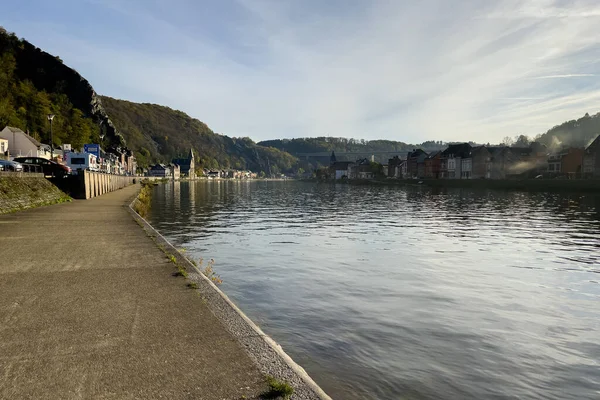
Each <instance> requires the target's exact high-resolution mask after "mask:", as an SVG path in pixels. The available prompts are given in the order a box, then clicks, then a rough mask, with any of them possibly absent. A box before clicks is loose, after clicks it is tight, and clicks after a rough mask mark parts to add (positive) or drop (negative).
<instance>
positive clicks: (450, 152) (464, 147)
mask: <svg viewBox="0 0 600 400" xmlns="http://www.w3.org/2000/svg"><path fill="white" fill-rule="evenodd" d="M470 154H471V145H470V144H469V143H458V144H451V145H450V146H448V148H447V149H446V150H444V151H443V152H442V156H444V157H447V156H454V157H468V156H469V155H470Z"/></svg>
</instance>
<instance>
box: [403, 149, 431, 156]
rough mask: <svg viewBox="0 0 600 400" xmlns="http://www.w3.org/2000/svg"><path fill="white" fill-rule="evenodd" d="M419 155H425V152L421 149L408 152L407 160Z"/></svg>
mask: <svg viewBox="0 0 600 400" xmlns="http://www.w3.org/2000/svg"><path fill="white" fill-rule="evenodd" d="M421 154H425V155H427V153H425V150H423V149H415V150H413V151H409V152H408V158H414V157H419V156H420V155H421Z"/></svg>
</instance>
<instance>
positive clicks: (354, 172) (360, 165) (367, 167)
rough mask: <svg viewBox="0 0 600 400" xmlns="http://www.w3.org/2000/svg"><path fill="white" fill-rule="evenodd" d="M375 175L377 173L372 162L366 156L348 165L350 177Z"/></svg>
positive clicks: (367, 177)
mask: <svg viewBox="0 0 600 400" xmlns="http://www.w3.org/2000/svg"><path fill="white" fill-rule="evenodd" d="M374 177H375V174H374V172H373V169H372V167H371V162H370V161H369V160H368V159H366V158H362V159H360V160H357V161H356V162H355V163H352V164H349V166H348V178H349V179H373V178H374Z"/></svg>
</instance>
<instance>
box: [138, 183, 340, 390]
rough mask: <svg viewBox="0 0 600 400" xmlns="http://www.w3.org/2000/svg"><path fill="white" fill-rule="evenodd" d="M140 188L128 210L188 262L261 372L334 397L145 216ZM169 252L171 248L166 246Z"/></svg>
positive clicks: (213, 309) (199, 288) (201, 291)
mask: <svg viewBox="0 0 600 400" xmlns="http://www.w3.org/2000/svg"><path fill="white" fill-rule="evenodd" d="M138 195H139V192H138V193H137V194H136V195H135V196H134V197H133V198H132V200H131V202H130V203H129V205H128V207H127V208H128V211H129V213H130V214H131V215H132V217H133V219H134V220H135V221H136V222H137V223H138V225H140V227H141V228H142V229H143V230H144V231H145V232H146V234H147V235H148V236H149V237H150V238H151V239H152V240H153V241H154V242H155V244H156V245H157V246H158V247H159V248H163V247H161V246H165V247H167V248H168V253H169V254H170V255H172V256H174V257H175V258H176V260H177V263H179V265H182V264H183V265H185V268H186V269H187V270H188V271H193V272H190V273H189V275H188V279H189V280H190V281H191V282H194V283H196V284H197V289H195V290H197V292H198V293H199V295H200V296H202V299H203V301H205V302H206V304H207V306H208V308H209V309H210V310H211V312H212V313H213V314H214V315H215V316H216V317H217V319H218V320H220V321H221V323H222V324H223V327H224V328H225V329H226V330H227V331H228V332H229V333H230V334H232V335H233V336H234V338H235V339H236V340H237V341H238V342H239V343H240V344H241V345H242V347H243V348H244V349H245V350H246V353H247V354H248V355H249V356H250V358H251V359H252V360H253V361H254V363H255V365H256V366H257V367H258V369H259V370H260V372H261V373H263V374H265V375H270V376H274V377H276V378H278V379H282V380H285V381H287V382H289V383H290V384H291V385H292V387H293V388H294V395H293V398H297V399H306V400H313V399H314V400H332V399H331V397H330V396H329V395H327V394H326V393H325V391H323V389H321V387H320V386H319V385H318V384H317V383H316V382H315V381H314V380H313V379H312V378H311V377H310V376H309V375H308V373H307V372H306V371H305V370H304V368H302V367H301V366H300V365H299V364H297V363H296V362H295V361H294V360H293V359H292V358H291V357H290V356H289V355H288V354H287V353H285V351H284V350H283V348H282V347H281V345H279V344H278V343H277V342H276V341H275V340H273V339H272V338H271V337H270V336H268V335H267V334H265V333H264V332H263V331H262V329H260V327H259V326H258V325H256V324H255V323H254V322H253V321H252V320H251V319H250V318H249V317H248V316H247V315H246V314H245V313H244V312H243V311H242V310H241V309H240V308H239V307H237V306H236V305H235V303H234V302H233V301H232V300H230V299H229V297H228V296H227V295H226V294H225V293H224V292H223V291H221V290H220V289H219V288H218V287H217V286H216V285H215V284H214V283H213V282H212V281H211V280H210V279H209V278H208V277H206V276H205V275H204V274H203V273H202V272H201V271H200V269H199V268H198V267H197V266H196V265H194V264H193V263H192V262H191V261H190V260H189V259H188V258H187V257H186V256H185V255H184V254H182V253H181V252H180V251H179V250H178V249H177V248H175V246H173V245H172V244H171V243H170V242H169V241H168V240H167V239H166V238H165V237H164V236H162V235H161V234H160V232H158V231H157V230H156V229H155V228H154V227H153V226H152V225H151V224H150V223H149V222H148V221H147V220H146V219H145V218H144V217H142V216H141V215H139V214H138V213H137V212H136V211H135V209H134V203H135V202H136V200H137V198H138ZM163 251H164V252H165V254H166V253H167V249H164V250H163Z"/></svg>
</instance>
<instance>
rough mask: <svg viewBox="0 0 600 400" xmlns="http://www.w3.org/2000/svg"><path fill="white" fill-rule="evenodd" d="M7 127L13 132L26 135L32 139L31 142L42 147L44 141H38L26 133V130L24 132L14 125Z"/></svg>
mask: <svg viewBox="0 0 600 400" xmlns="http://www.w3.org/2000/svg"><path fill="white" fill-rule="evenodd" d="M5 129H8V130H9V131H11V132H12V133H18V134H21V135H24V136H25V137H26V138H27V139H29V141H31V143H33V144H34V145H35V146H36V147H41V146H42V143H40V142H38V141H37V140H36V139H34V138H32V137H31V136H29V135H28V134H26V133H25V132H23V131H22V130H21V129H19V128H15V127H12V126H7V127H6V128H5Z"/></svg>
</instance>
